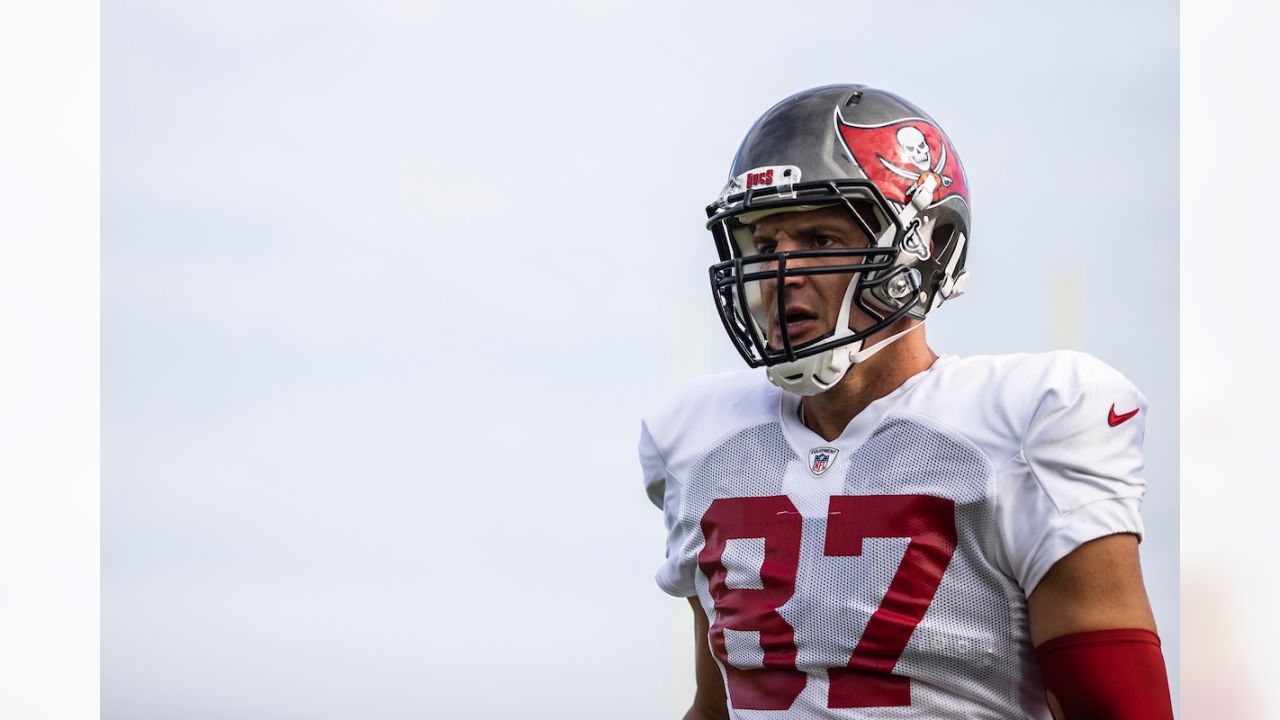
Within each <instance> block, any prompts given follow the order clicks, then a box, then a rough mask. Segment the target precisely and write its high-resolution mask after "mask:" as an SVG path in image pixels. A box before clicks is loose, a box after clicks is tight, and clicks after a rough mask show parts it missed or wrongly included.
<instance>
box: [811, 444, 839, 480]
mask: <svg viewBox="0 0 1280 720" xmlns="http://www.w3.org/2000/svg"><path fill="white" fill-rule="evenodd" d="M839 452H840V451H839V450H837V449H835V448H833V447H820V448H814V449H812V450H810V451H809V472H811V473H813V474H814V476H815V477H816V476H818V475H821V474H822V473H824V472H826V471H827V468H829V467H831V463H833V462H835V460H836V455H837V454H839Z"/></svg>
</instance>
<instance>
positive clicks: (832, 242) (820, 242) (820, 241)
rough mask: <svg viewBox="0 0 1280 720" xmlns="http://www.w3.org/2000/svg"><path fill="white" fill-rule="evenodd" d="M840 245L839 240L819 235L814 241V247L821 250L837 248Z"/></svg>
mask: <svg viewBox="0 0 1280 720" xmlns="http://www.w3.org/2000/svg"><path fill="white" fill-rule="evenodd" d="M839 244H840V241H839V240H836V239H835V238H833V237H828V236H826V235H819V236H817V237H815V238H814V239H813V245H814V247H819V248H829V247H835V246H836V245H839Z"/></svg>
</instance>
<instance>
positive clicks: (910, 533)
mask: <svg viewBox="0 0 1280 720" xmlns="http://www.w3.org/2000/svg"><path fill="white" fill-rule="evenodd" d="M801 525H802V520H801V516H800V513H799V511H797V510H796V507H795V505H793V504H792V503H791V500H789V499H788V498H787V497H786V496H783V495H777V496H771V497H744V498H722V499H720V500H716V501H715V502H713V503H711V507H709V508H707V512H706V514H704V515H703V516H702V533H703V535H704V536H705V537H706V545H705V546H704V547H703V548H702V552H700V553H698V566H699V567H700V568H702V572H703V573H704V574H705V575H706V576H707V579H708V581H709V582H708V585H709V589H710V592H711V597H712V599H713V600H714V602H715V609H716V619H715V622H714V623H713V624H712V625H711V630H710V637H709V639H710V645H711V652H712V653H714V654H715V656H716V657H717V658H718V659H719V660H720V663H721V665H722V666H723V667H724V669H725V674H726V679H727V681H728V682H727V684H728V686H729V698H730V700H731V701H732V702H733V706H734V707H735V708H740V709H743V710H786V709H789V708H790V707H791V704H792V703H793V702H795V699H796V698H797V697H798V696H799V695H800V692H801V691H802V690H804V686H805V682H806V675H805V673H803V672H801V671H800V670H797V669H796V645H795V630H794V629H793V628H792V627H791V625H790V624H789V623H788V622H787V621H786V619H785V618H783V617H782V616H781V615H779V614H778V608H780V607H782V605H783V604H785V603H786V602H787V600H789V599H790V598H791V596H792V595H793V594H794V593H795V586H796V571H797V569H798V567H799V564H800V535H801V533H800V530H801ZM759 537H763V538H764V541H765V548H764V563H763V564H762V565H761V566H760V581H761V585H762V587H760V588H730V587H727V586H726V585H725V577H726V575H727V570H726V569H725V566H724V563H723V562H721V558H722V557H723V555H724V549H725V542H726V541H728V540H734V539H739V538H759ZM895 537H908V538H910V539H911V540H910V543H909V544H908V545H907V551H906V554H905V555H903V557H902V563H901V564H899V565H898V571H897V573H895V574H894V576H893V580H892V581H890V583H889V589H888V590H887V591H885V594H884V600H883V601H882V602H881V603H880V607H879V608H877V609H876V611H875V613H874V614H873V615H872V616H871V619H870V620H868V621H867V627H866V629H865V630H864V631H863V633H862V637H861V638H859V640H858V644H857V645H856V646H855V647H854V650H853V654H852V656H851V657H850V658H849V664H848V665H847V666H845V667H843V668H831V669H830V670H829V671H828V677H829V678H830V681H831V688H830V692H829V694H828V697H827V707H829V708H862V707H899V706H904V705H910V704H911V681H910V679H909V678H906V677H903V676H901V675H894V674H893V668H894V666H895V665H897V663H898V658H899V657H900V656H901V655H902V651H903V650H904V649H905V648H906V646H907V641H908V640H910V639H911V633H912V632H913V631H914V630H915V628H916V625H918V624H919V623H920V619H921V618H923V617H924V614H925V611H926V610H928V609H929V603H931V602H933V595H934V592H935V591H937V589H938V584H939V583H940V582H942V575H943V573H944V572H946V569H947V565H948V564H949V563H950V562H951V555H952V553H954V552H955V549H956V524H955V503H954V502H953V501H951V500H947V499H945V498H937V497H932V496H929V495H848V496H841V495H837V496H833V497H832V498H831V504H830V505H829V507H828V510H827V536H826V545H825V547H824V549H823V554H824V555H829V556H854V555H861V554H862V541H863V540H864V539H866V538H895ZM726 629H730V630H747V631H756V632H759V633H760V647H761V649H762V650H763V651H764V662H763V665H764V667H761V668H735V667H733V666H732V665H730V664H729V654H728V651H727V650H726V648H725V639H724V631H725V630H726Z"/></svg>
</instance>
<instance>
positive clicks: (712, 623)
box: [640, 85, 1172, 720]
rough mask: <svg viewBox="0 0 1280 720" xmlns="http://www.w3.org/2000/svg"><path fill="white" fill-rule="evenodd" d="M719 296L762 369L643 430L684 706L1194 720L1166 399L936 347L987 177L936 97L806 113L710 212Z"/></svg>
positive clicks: (777, 135)
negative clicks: (1155, 562)
mask: <svg viewBox="0 0 1280 720" xmlns="http://www.w3.org/2000/svg"><path fill="white" fill-rule="evenodd" d="M707 212H708V217H709V220H708V223H707V224H708V227H709V228H710V230H711V232H712V234H713V236H714V239H715V244H716V247H717V249H718V251H719V254H720V258H721V262H719V263H717V264H715V265H713V266H712V267H711V269H710V279H711V287H712V292H713V294H714V296H715V301H716V307H717V309H718V311H719V313H720V319H721V320H722V321H723V324H724V328H725V330H726V331H727V333H728V335H729V338H730V340H731V341H732V342H733V344H734V346H735V347H736V348H737V349H738V351H739V352H740V353H741V354H742V357H743V358H744V359H745V360H746V362H747V364H748V365H750V366H751V367H753V368H758V367H764V368H765V371H764V372H763V373H758V372H755V371H742V372H738V373H732V374H727V375H721V376H714V377H709V378H705V379H701V380H698V381H695V382H693V383H691V384H689V385H687V386H686V387H684V388H683V389H682V390H680V391H679V392H677V393H676V394H675V395H674V396H673V397H672V398H670V399H669V400H668V401H667V402H666V403H665V404H663V405H662V406H661V407H659V408H658V409H657V410H656V411H655V412H653V413H652V414H650V415H649V416H647V417H646V418H645V420H644V422H643V424H642V429H641V439H640V458H641V464H642V466H643V469H644V478H645V483H646V488H647V491H648V494H649V497H650V499H651V500H652V501H653V502H654V503H655V504H656V505H657V506H658V507H660V508H661V509H662V510H663V513H664V515H665V520H666V527H667V531H668V539H667V558H666V561H665V562H664V563H663V564H662V566H661V568H660V569H659V570H658V573H657V582H658V585H659V586H660V587H661V588H662V589H663V590H665V591H666V592H668V593H670V594H672V595H675V596H679V597H685V598H688V599H689V602H690V604H691V605H692V608H693V613H694V621H695V622H694V625H695V628H696V653H697V655H696V657H697V660H696V673H697V693H696V697H695V699H694V702H693V706H692V708H691V709H690V710H689V713H688V715H686V718H692V719H700V718H701V719H710V718H725V717H732V718H744V719H749V720H767V719H774V718H777V719H779V720H782V719H787V720H789V719H792V718H795V719H798V720H808V719H811V718H812V719H815V720H816V719H819V718H1002V719H1003V718H1050V717H1053V718H1058V719H1059V720H1061V719H1064V718H1065V719H1066V720H1086V719H1092V718H1125V719H1126V720H1147V719H1151V718H1161V719H1165V718H1171V717H1172V709H1171V704H1170V698H1169V690H1168V681H1167V678H1166V672H1165V667H1164V659H1163V656H1162V655H1161V651H1160V642H1159V639H1158V637H1157V635H1156V627H1155V621H1154V618H1153V616H1152V613H1151V609H1150V605H1149V603H1148V600H1147V596H1146V591H1145V589H1144V587H1143V584H1142V575H1141V571H1140V569H1139V563H1138V541H1139V539H1140V538H1141V536H1142V522H1141V520H1140V518H1139V513H1138V511H1139V505H1140V503H1141V500H1142V495H1143V491H1144V487H1145V484H1144V481H1143V479H1142V464H1143V460H1142V439H1143V431H1144V421H1145V415H1146V412H1147V405H1146V400H1145V398H1144V397H1143V395H1142V394H1141V393H1140V392H1139V391H1138V390H1137V389H1136V388H1135V387H1134V386H1133V385H1132V384H1131V383H1130V382H1129V381H1128V380H1126V379H1125V378H1124V377H1123V376H1122V375H1120V373H1118V372H1116V371H1115V370H1113V369H1112V368H1110V367H1108V366H1107V365H1105V364H1103V363H1102V362H1100V361H1098V360H1096V359H1094V358H1092V357H1090V356H1087V355H1083V354H1080V353H1075V352H1053V353H1047V354H1039V355H1003V356H976V357H964V358H962V357H954V356H946V355H944V356H941V357H939V356H938V355H937V354H935V353H934V352H933V350H932V349H930V347H929V345H928V343H927V341H926V339H925V329H924V320H925V318H926V317H927V316H928V315H929V313H930V312H932V311H933V310H934V309H935V308H937V307H938V306H940V305H942V304H943V303H945V302H947V301H949V300H952V299H954V298H956V297H958V296H959V295H960V294H961V293H963V292H964V289H965V285H966V283H967V281H968V279H969V276H968V274H967V273H966V271H965V256H966V254H967V253H968V250H969V242H970V201H969V187H968V184H967V182H966V179H965V172H964V167H963V165H962V164H961V162H960V157H959V155H957V153H956V149H955V147H954V146H953V145H952V144H951V141H950V140H949V139H948V137H947V135H946V134H945V133H943V131H942V129H941V128H940V127H939V126H938V124H937V123H936V122H934V121H933V120H932V119H931V118H930V117H929V116H928V115H927V114H925V113H924V112H923V111H922V110H920V109H919V108H917V107H916V106H915V105H912V104H911V103H909V102H907V101H906V100H904V99H902V98H900V97H898V96H896V95H893V94H891V93H888V92H885V91H882V90H876V89H873V88H869V87H863V86H859V85H838V86H827V87H820V88H815V89H812V90H808V91H805V92H801V93H799V94H797V95H794V96H792V97H789V98H787V99H785V100H783V101H782V102H781V103H779V104H777V105H776V106H774V107H773V108H772V109H770V110H769V111H768V112H766V113H765V114H764V115H763V116H762V117H761V118H760V119H759V120H758V121H757V122H756V123H755V125H754V126H753V127H752V128H751V130H750V131H749V132H748V133H747V136H746V139H745V140H744V141H743V142H742V145H741V147H740V149H739V150H738V153H737V156H736V157H735V158H734V161H733V165H732V169H731V170H730V173H729V182H728V184H727V185H726V186H725V188H724V190H723V191H722V192H721V193H720V195H719V197H717V198H716V199H715V201H714V202H713V203H711V205H710V206H709V207H708V209H707Z"/></svg>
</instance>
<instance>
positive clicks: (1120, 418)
mask: <svg viewBox="0 0 1280 720" xmlns="http://www.w3.org/2000/svg"><path fill="white" fill-rule="evenodd" d="M1138 410H1141V408H1134V409H1132V410H1130V411H1129V412H1127V413H1124V414H1123V415H1117V414H1116V406H1115V403H1112V404H1111V410H1110V411H1109V412H1107V424H1108V425H1110V426H1111V427H1115V426H1117V425H1119V424H1120V423H1122V422H1124V421H1125V420H1128V419H1129V418H1131V417H1133V416H1134V415H1137V414H1138Z"/></svg>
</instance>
